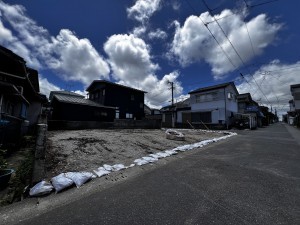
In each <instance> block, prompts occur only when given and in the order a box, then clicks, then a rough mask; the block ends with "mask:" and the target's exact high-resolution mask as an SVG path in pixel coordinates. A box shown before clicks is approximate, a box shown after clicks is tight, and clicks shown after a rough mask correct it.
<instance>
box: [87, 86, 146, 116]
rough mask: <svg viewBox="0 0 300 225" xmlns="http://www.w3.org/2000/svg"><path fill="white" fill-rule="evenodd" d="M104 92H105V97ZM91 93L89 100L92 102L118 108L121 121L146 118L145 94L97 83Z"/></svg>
mask: <svg viewBox="0 0 300 225" xmlns="http://www.w3.org/2000/svg"><path fill="white" fill-rule="evenodd" d="M103 90H105V94H104V95H103ZM89 93H90V94H89V99H90V100H92V101H95V102H98V103H100V104H103V105H105V106H112V107H118V108H119V119H137V120H140V119H142V118H144V92H141V91H135V90H133V89H130V88H126V87H120V86H117V85H113V84H106V83H105V84H102V83H96V84H95V85H94V87H92V88H91V89H90V92H89ZM126 114H127V116H126ZM128 115H130V118H128Z"/></svg>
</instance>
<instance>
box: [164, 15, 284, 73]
mask: <svg viewBox="0 0 300 225" xmlns="http://www.w3.org/2000/svg"><path fill="white" fill-rule="evenodd" d="M229 16H230V17H229ZM223 17H228V18H224V19H220V18H223ZM215 18H216V19H217V20H218V19H219V20H218V22H219V24H220V26H221V27H222V29H223V30H224V32H225V33H226V34H227V36H228V38H229V40H230V41H231V43H232V44H233V45H234V47H235V49H236V50H237V51H238V53H239V55H240V57H241V58H242V60H243V62H244V63H247V62H248V61H250V60H251V59H252V58H253V57H254V54H253V51H252V48H251V44H250V40H249V36H248V32H247V28H248V31H249V35H250V37H251V41H252V43H253V47H254V53H255V55H258V54H261V53H263V50H264V49H265V48H266V47H267V46H269V45H271V44H272V43H273V42H274V40H275V38H276V34H277V33H278V31H279V30H280V28H281V25H280V24H271V23H269V21H268V18H267V16H266V15H265V14H261V15H258V16H256V17H255V18H253V19H251V20H250V21H248V22H244V19H243V16H242V15H239V14H234V12H232V11H231V10H223V11H222V12H221V13H220V14H219V15H216V16H215ZM202 21H203V22H204V23H207V22H211V21H214V18H213V17H211V16H210V14H209V13H208V12H205V13H202V14H201V15H200V16H199V17H198V16H190V17H188V18H187V19H186V21H185V22H184V24H183V25H182V26H180V24H179V22H177V21H175V22H174V25H175V27H176V30H175V35H174V39H173V42H172V44H171V48H170V52H169V56H171V57H172V56H173V57H175V59H176V60H178V61H179V62H180V64H181V65H182V66H188V65H190V64H191V63H196V62H201V61H204V62H206V63H208V64H209V65H210V66H211V68H212V72H213V74H214V77H215V78H221V77H222V76H223V75H224V74H226V73H228V72H231V71H233V70H234V69H235V68H236V67H241V66H242V65H243V62H242V61H241V60H240V58H239V57H238V55H237V54H236V53H235V51H234V49H233V48H232V46H231V45H230V43H229V41H228V40H227V39H226V37H225V36H224V34H223V33H222V30H221V29H220V28H219V27H218V24H217V23H216V22H211V23H209V24H207V26H208V28H209V29H210V30H211V32H212V33H213V35H214V36H215V37H216V39H217V40H218V42H219V43H220V45H221V47H222V48H223V49H224V51H225V52H226V53H227V55H228V56H229V58H230V59H231V61H232V62H233V65H232V64H231V63H230V61H229V60H228V59H227V57H226V55H224V53H223V52H222V50H221V48H220V46H218V44H217V43H216V41H215V40H214V38H213V37H212V36H211V34H210V33H209V31H208V30H207V28H206V27H205V26H204V24H203V22H202ZM245 24H246V25H247V27H246V26H245Z"/></svg>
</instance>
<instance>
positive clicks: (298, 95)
mask: <svg viewBox="0 0 300 225" xmlns="http://www.w3.org/2000/svg"><path fill="white" fill-rule="evenodd" d="M292 95H293V98H294V102H295V110H299V109H300V87H294V88H293V89H292Z"/></svg>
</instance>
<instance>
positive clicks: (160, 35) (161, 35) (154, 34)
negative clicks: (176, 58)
mask: <svg viewBox="0 0 300 225" xmlns="http://www.w3.org/2000/svg"><path fill="white" fill-rule="evenodd" d="M148 36H149V38H150V39H166V38H167V37H168V35H167V33H166V32H164V31H163V30H161V29H156V30H155V31H151V32H149V34H148Z"/></svg>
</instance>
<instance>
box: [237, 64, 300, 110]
mask: <svg viewBox="0 0 300 225" xmlns="http://www.w3.org/2000/svg"><path fill="white" fill-rule="evenodd" d="M299 73H300V61H298V62H296V63H294V64H284V63H281V62H280V61H279V60H274V61H272V62H271V63H269V64H266V65H263V66H261V67H260V69H259V70H257V71H256V72H255V73H254V74H252V75H247V76H245V79H246V80H247V81H248V83H247V82H246V80H242V83H240V84H239V85H237V89H238V91H239V93H247V92H249V93H251V96H252V98H253V99H254V100H255V101H258V102H259V103H260V104H263V105H266V106H268V107H269V108H270V109H271V106H272V108H273V110H274V109H275V108H276V110H277V113H278V114H279V115H282V114H286V112H287V111H289V104H288V102H289V100H291V99H292V96H291V92H290V85H292V84H299V83H300V76H299ZM258 86H259V87H260V88H259V87H258ZM260 89H261V90H262V91H261V90H260ZM273 113H274V111H273Z"/></svg>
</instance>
